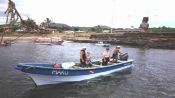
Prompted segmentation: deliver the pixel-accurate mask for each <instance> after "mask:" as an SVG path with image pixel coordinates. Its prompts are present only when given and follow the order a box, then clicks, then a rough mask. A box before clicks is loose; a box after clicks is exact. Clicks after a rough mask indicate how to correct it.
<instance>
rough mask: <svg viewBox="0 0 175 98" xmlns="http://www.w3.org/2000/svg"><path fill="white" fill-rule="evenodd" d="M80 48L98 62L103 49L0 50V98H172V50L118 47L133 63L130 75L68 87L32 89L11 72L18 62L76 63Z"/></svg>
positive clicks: (174, 71)
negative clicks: (88, 52)
mask: <svg viewBox="0 0 175 98" xmlns="http://www.w3.org/2000/svg"><path fill="white" fill-rule="evenodd" d="M83 46H86V47H87V50H88V51H90V52H92V53H93V56H94V59H98V58H101V54H102V52H103V50H104V48H103V47H100V46H95V45H94V44H85V43H81V44H80V43H64V45H62V46H56V45H53V46H49V45H35V44H29V43H28V44H23V43H18V44H14V45H12V46H10V47H0V98H175V50H162V49H141V48H138V47H128V46H122V51H123V52H128V53H129V56H130V58H132V59H134V60H135V62H134V64H135V66H134V67H133V68H132V70H131V71H125V72H122V73H118V74H111V75H108V76H104V77H100V78H96V79H92V80H89V81H84V82H79V83H71V84H61V85H60V84H59V85H50V86H41V87H37V88H36V87H35V85H34V83H33V81H32V80H31V79H30V78H29V77H28V76H27V75H26V74H25V73H22V72H20V71H16V70H15V69H14V67H15V65H16V64H17V63H19V62H43V63H55V62H56V63H62V62H69V61H79V50H80V49H81V47H83ZM114 47H115V46H111V47H110V49H111V52H112V51H113V49H114Z"/></svg>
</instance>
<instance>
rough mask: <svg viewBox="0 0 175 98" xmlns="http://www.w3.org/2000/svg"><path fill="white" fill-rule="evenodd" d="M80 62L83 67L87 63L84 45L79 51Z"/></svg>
mask: <svg viewBox="0 0 175 98" xmlns="http://www.w3.org/2000/svg"><path fill="white" fill-rule="evenodd" d="M80 63H81V66H83V67H85V66H86V65H87V62H86V47H83V48H82V49H81V51H80Z"/></svg>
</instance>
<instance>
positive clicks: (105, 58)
mask: <svg viewBox="0 0 175 98" xmlns="http://www.w3.org/2000/svg"><path fill="white" fill-rule="evenodd" d="M109 57H110V53H109V48H106V49H105V51H104V52H103V55H102V65H107V64H108V62H109Z"/></svg>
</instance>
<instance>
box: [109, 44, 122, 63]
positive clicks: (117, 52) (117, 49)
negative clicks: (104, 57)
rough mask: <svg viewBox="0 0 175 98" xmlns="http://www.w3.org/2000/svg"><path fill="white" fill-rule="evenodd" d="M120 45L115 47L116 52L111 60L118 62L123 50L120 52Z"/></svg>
mask: <svg viewBox="0 0 175 98" xmlns="http://www.w3.org/2000/svg"><path fill="white" fill-rule="evenodd" d="M120 49H121V48H120V46H117V47H116V48H115V49H114V52H113V54H112V57H111V60H110V61H111V62H117V60H118V59H120V58H119V56H120V55H121V52H120Z"/></svg>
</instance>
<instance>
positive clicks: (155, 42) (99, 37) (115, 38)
mask: <svg viewBox="0 0 175 98" xmlns="http://www.w3.org/2000/svg"><path fill="white" fill-rule="evenodd" d="M18 37H19V36H4V38H3V39H4V40H12V41H13V42H18V43H20V42H28V43H31V42H33V41H34V40H35V39H37V38H40V37H46V38H52V37H54V38H58V39H62V40H65V41H73V42H78V43H97V42H99V41H103V42H104V43H109V44H113V45H128V46H139V47H143V48H157V49H175V33H77V34H75V33H55V34H44V35H43V34H40V35H32V34H30V35H28V36H22V37H19V38H18Z"/></svg>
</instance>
